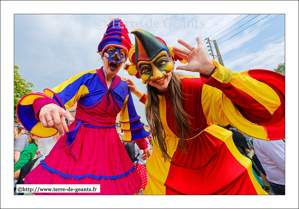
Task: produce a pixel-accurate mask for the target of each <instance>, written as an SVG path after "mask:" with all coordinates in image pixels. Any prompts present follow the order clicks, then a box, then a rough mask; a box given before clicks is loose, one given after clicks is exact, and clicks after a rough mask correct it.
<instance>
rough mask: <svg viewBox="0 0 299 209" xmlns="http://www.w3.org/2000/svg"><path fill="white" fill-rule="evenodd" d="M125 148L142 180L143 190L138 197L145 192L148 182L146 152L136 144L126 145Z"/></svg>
mask: <svg viewBox="0 0 299 209" xmlns="http://www.w3.org/2000/svg"><path fill="white" fill-rule="evenodd" d="M125 148H126V151H127V153H128V155H129V157H130V159H131V161H132V162H133V165H134V166H135V167H136V169H137V172H138V174H139V176H140V178H141V180H142V186H141V189H140V190H139V191H138V192H137V193H136V194H137V195H141V194H142V192H143V191H144V190H145V187H146V185H147V182H148V178H147V171H146V168H145V164H146V159H145V155H144V152H143V150H141V149H140V148H139V147H138V146H137V144H136V143H135V142H131V143H125Z"/></svg>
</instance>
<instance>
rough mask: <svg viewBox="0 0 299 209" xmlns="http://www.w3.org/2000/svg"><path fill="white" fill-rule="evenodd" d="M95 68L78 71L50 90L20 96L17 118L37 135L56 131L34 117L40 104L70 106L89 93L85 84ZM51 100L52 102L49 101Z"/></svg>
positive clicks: (94, 71) (51, 133)
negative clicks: (44, 125)
mask: <svg viewBox="0 0 299 209" xmlns="http://www.w3.org/2000/svg"><path fill="white" fill-rule="evenodd" d="M95 73H96V70H92V71H85V72H82V73H79V74H77V75H75V76H73V77H72V78H70V79H68V80H67V81H65V82H63V83H62V84H60V85H58V86H56V87H55V88H53V89H52V90H50V89H45V90H44V93H32V94H28V95H26V96H24V97H23V98H21V100H20V101H19V103H18V105H17V116H18V120H19V121H20V122H21V123H22V125H23V126H24V127H25V129H26V130H28V131H29V132H31V133H32V134H34V135H36V136H39V137H50V136H53V135H55V134H56V133H57V130H56V129H53V128H44V127H43V126H42V124H41V122H40V121H39V119H38V118H37V117H36V113H37V112H38V110H39V109H40V108H41V105H40V104H49V103H54V104H57V105H59V106H60V107H62V108H64V109H65V108H70V107H72V106H73V105H74V104H75V103H76V102H77V101H78V100H79V99H80V98H81V97H83V96H84V95H86V94H88V93H89V90H88V88H87V86H86V84H87V83H88V81H89V80H90V79H91V78H92V76H93V75H94V74H95ZM51 101H52V102H51Z"/></svg>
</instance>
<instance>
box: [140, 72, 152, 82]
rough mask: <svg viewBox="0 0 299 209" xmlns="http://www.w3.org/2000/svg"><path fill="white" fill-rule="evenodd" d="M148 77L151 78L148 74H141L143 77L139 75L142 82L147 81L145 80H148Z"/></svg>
mask: <svg viewBox="0 0 299 209" xmlns="http://www.w3.org/2000/svg"><path fill="white" fill-rule="evenodd" d="M150 76H151V75H150V74H143V75H141V79H142V80H143V81H147V80H149V78H150Z"/></svg>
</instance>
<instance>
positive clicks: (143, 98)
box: [139, 94, 147, 104]
mask: <svg viewBox="0 0 299 209" xmlns="http://www.w3.org/2000/svg"><path fill="white" fill-rule="evenodd" d="M139 101H140V102H142V103H143V104H145V103H146V101H147V95H146V94H143V96H142V97H141V99H140V100H139Z"/></svg>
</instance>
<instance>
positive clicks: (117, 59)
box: [104, 46, 127, 64]
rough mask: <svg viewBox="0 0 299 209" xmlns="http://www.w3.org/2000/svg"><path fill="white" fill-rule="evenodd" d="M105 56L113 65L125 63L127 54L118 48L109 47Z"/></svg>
mask: <svg viewBox="0 0 299 209" xmlns="http://www.w3.org/2000/svg"><path fill="white" fill-rule="evenodd" d="M104 56H105V57H106V58H107V59H108V60H109V61H110V62H113V63H117V64H119V63H124V62H125V60H126V56H127V52H126V51H125V50H124V49H122V48H118V47H114V46H110V47H108V48H107V49H106V50H105V52H104Z"/></svg>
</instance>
